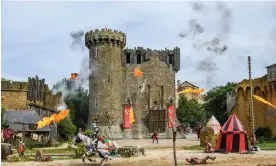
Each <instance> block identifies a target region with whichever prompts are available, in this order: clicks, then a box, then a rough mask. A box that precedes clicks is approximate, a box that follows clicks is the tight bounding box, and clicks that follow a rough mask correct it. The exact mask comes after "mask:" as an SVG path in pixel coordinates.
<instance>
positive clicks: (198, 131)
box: [196, 127, 201, 141]
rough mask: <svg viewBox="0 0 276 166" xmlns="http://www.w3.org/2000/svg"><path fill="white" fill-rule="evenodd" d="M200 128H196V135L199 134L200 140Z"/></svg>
mask: <svg viewBox="0 0 276 166" xmlns="http://www.w3.org/2000/svg"><path fill="white" fill-rule="evenodd" d="M200 130H201V128H199V127H198V128H196V135H197V140H198V141H199V138H200Z"/></svg>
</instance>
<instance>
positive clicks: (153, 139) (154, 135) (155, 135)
mask: <svg viewBox="0 0 276 166" xmlns="http://www.w3.org/2000/svg"><path fill="white" fill-rule="evenodd" d="M151 139H152V143H154V141H155V140H156V142H157V144H158V134H157V132H156V131H154V133H153V134H152V136H151Z"/></svg>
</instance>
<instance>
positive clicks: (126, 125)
mask: <svg viewBox="0 0 276 166" xmlns="http://www.w3.org/2000/svg"><path fill="white" fill-rule="evenodd" d="M130 109H131V106H129V105H125V111H124V128H125V129H129V128H130V120H129V113H130Z"/></svg>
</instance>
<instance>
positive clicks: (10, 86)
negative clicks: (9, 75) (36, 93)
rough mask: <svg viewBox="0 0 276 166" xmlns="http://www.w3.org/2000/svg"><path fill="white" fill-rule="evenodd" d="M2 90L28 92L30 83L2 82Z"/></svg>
mask: <svg viewBox="0 0 276 166" xmlns="http://www.w3.org/2000/svg"><path fill="white" fill-rule="evenodd" d="M1 90H6V91H8V90H9V91H13V90H14V91H28V83H27V82H19V81H13V82H12V81H1Z"/></svg>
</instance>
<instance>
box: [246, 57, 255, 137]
mask: <svg viewBox="0 0 276 166" xmlns="http://www.w3.org/2000/svg"><path fill="white" fill-rule="evenodd" d="M248 74H249V83H250V112H251V127H252V136H253V138H254V135H255V124H254V123H255V122H254V108H253V107H254V104H253V85H252V79H251V57H250V56H248Z"/></svg>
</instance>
